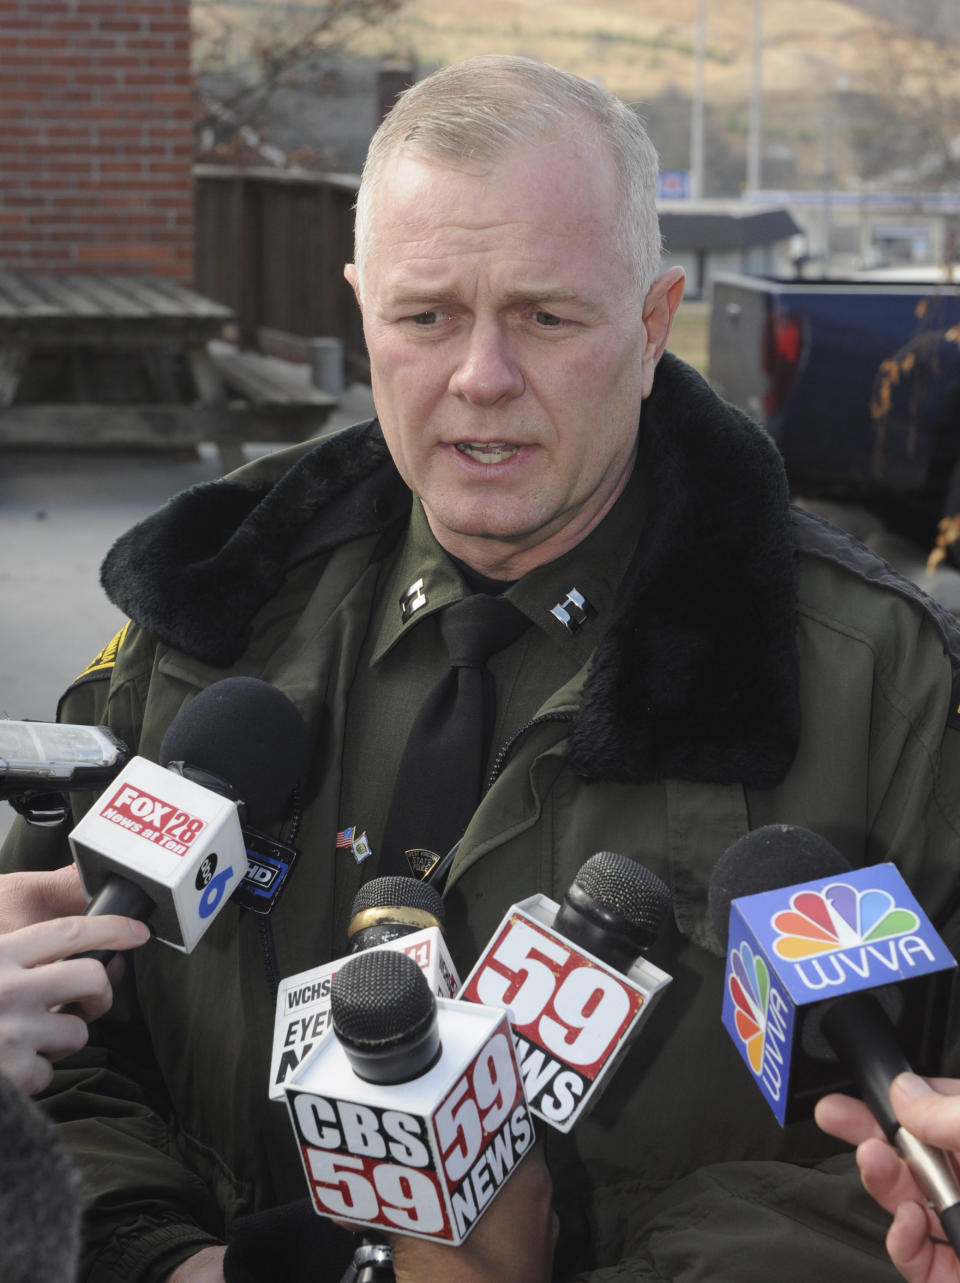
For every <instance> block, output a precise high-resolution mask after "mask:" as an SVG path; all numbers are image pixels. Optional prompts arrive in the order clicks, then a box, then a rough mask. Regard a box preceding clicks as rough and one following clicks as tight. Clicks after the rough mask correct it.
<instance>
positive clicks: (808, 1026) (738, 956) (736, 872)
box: [709, 825, 960, 1255]
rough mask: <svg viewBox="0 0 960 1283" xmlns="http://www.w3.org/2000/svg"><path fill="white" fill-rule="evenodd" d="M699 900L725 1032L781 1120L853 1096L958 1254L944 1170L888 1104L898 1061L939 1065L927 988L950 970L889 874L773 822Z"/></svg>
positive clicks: (726, 861)
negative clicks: (723, 968)
mask: <svg viewBox="0 0 960 1283" xmlns="http://www.w3.org/2000/svg"><path fill="white" fill-rule="evenodd" d="M798 874H800V875H801V876H802V877H803V879H804V880H803V881H802V882H801V883H799V884H798V883H797V882H796V879H797V875H798ZM709 902H710V908H711V912H712V914H713V917H714V927H715V930H716V932H717V935H718V936H719V938H720V939H721V940H723V939H727V958H728V961H727V979H726V985H725V997H724V1015H723V1019H724V1024H725V1025H726V1027H727V1029H728V1031H729V1032H730V1034H731V1036H732V1038H733V1040H734V1043H735V1045H736V1046H737V1048H738V1050H739V1051H740V1054H741V1056H742V1057H743V1059H744V1061H745V1062H746V1063H747V1064H748V1066H749V1067H750V1069H751V1071H752V1072H753V1074H754V1077H755V1079H756V1081H757V1084H758V1086H759V1087H760V1089H761V1090H762V1091H763V1093H764V1095H765V1096H766V1098H767V1101H768V1103H769V1104H770V1106H771V1108H772V1109H773V1111H774V1113H775V1114H776V1116H777V1118H778V1120H779V1121H780V1123H781V1124H783V1123H784V1122H788V1121H791V1120H792V1119H794V1118H799V1117H803V1116H806V1115H808V1114H809V1113H810V1111H811V1109H812V1107H813V1104H814V1103H815V1101H816V1100H818V1099H819V1097H820V1096H821V1095H823V1094H824V1092H826V1091H827V1090H847V1089H849V1088H850V1087H855V1088H856V1089H857V1090H859V1092H860V1094H861V1096H862V1097H863V1099H864V1100H865V1102H866V1103H867V1105H868V1106H869V1108H870V1110H871V1112H872V1113H873V1115H874V1117H875V1118H876V1120H877V1122H878V1123H879V1124H880V1126H881V1127H882V1128H883V1131H884V1133H885V1134H886V1136H887V1138H888V1140H890V1142H891V1143H892V1144H893V1145H895V1146H896V1148H897V1149H898V1150H899V1152H900V1153H901V1155H902V1156H903V1158H904V1159H905V1160H906V1162H907V1164H908V1165H909V1167H910V1169H911V1171H912V1172H913V1174H914V1177H915V1178H916V1180H917V1182H918V1184H919V1185H920V1187H921V1188H922V1189H923V1190H924V1191H925V1193H926V1195H927V1197H928V1198H929V1199H930V1201H931V1203H932V1205H933V1206H934V1207H935V1208H936V1210H937V1211H938V1213H939V1215H940V1220H941V1224H942V1225H943V1229H944V1233H945V1234H946V1235H947V1237H948V1239H949V1241H950V1243H951V1245H952V1246H953V1248H954V1250H955V1251H956V1252H957V1253H958V1255H960V1176H958V1172H957V1170H956V1167H955V1165H954V1162H953V1159H952V1157H951V1156H950V1155H949V1154H947V1153H945V1152H943V1151H941V1150H938V1149H935V1148H934V1147H933V1146H929V1145H925V1144H923V1142H921V1141H919V1140H917V1138H916V1137H914V1136H912V1135H911V1134H910V1133H908V1132H907V1131H905V1129H904V1128H902V1127H901V1126H900V1124H899V1123H898V1121H897V1119H896V1116H895V1115H894V1113H893V1110H892V1109H891V1106H890V1097H889V1091H890V1084H891V1083H892V1081H893V1079H894V1078H895V1077H896V1075H897V1074H898V1073H901V1072H903V1071H904V1070H908V1069H910V1068H911V1062H910V1059H908V1056H907V1054H906V1052H907V1051H909V1052H910V1053H911V1058H912V1059H913V1060H914V1063H916V1064H918V1065H919V1064H922V1065H923V1067H924V1071H926V1072H933V1071H934V1070H935V1069H936V1068H937V1064H936V1060H937V1057H938V1056H939V1049H940V1044H941V1041H942V1030H943V1028H944V1019H945V1016H944V1013H943V1012H942V1010H940V1002H939V999H940V992H939V990H940V986H938V985H934V984H932V983H931V978H932V977H934V976H935V975H936V973H938V972H941V973H942V972H943V971H945V970H946V969H949V968H951V967H952V966H954V965H955V963H954V961H953V959H952V958H951V957H950V955H949V953H948V952H947V950H946V948H945V946H944V945H943V942H942V941H941V940H940V938H939V936H937V934H936V932H935V931H934V929H933V927H932V925H931V924H930V923H929V921H928V920H927V919H926V918H925V916H924V914H923V912H922V910H921V909H920V907H919V905H918V904H917V902H916V900H915V899H914V898H913V896H912V895H911V894H910V891H909V889H908V888H907V886H906V884H905V883H904V881H903V879H902V877H901V876H900V874H899V873H898V871H897V870H896V869H895V868H894V866H893V865H889V864H884V865H872V866H868V867H867V868H864V869H856V870H854V869H851V868H850V866H849V864H848V863H847V861H846V860H844V858H843V856H842V855H840V853H839V852H838V851H837V850H836V849H835V848H834V847H833V846H831V845H830V843H829V842H827V841H826V839H824V838H822V837H820V836H819V835H818V834H816V833H812V832H811V831H810V830H809V829H803V828H796V827H793V826H790V825H771V826H768V827H766V828H764V829H757V830H755V831H754V832H753V833H748V834H747V835H746V836H745V837H743V838H741V839H739V840H738V841H737V842H735V843H734V844H733V845H732V846H731V847H730V848H729V849H728V850H727V851H726V852H725V853H724V855H723V856H722V857H721V859H720V860H719V862H718V864H717V869H716V872H715V874H714V878H713V880H712V883H711V887H710V897H709ZM728 922H729V933H728V927H727V924H728ZM728 934H729V938H728ZM894 980H895V981H897V982H898V983H896V984H892V983H891V981H894ZM831 993H832V994H833V995H836V996H829V994H831ZM893 1022H896V1026H897V1027H896V1028H895V1027H894V1023H893Z"/></svg>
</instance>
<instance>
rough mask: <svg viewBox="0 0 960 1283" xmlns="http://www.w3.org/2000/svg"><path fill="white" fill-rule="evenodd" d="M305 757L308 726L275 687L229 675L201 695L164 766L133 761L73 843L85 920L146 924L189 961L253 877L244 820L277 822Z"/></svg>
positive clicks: (167, 740)
mask: <svg viewBox="0 0 960 1283" xmlns="http://www.w3.org/2000/svg"><path fill="white" fill-rule="evenodd" d="M306 755H307V731H306V725H305V724H304V721H303V718H302V717H301V715H300V713H299V711H298V709H297V707H296V705H295V704H294V703H293V702H292V700H290V699H289V698H288V696H286V695H284V694H283V693H282V692H281V691H279V690H277V688H276V687H274V686H271V685H269V683H267V682H263V681H260V680H258V679H257V678H252V677H230V678H226V679H225V680H224V681H221V682H216V683H214V684H213V685H212V686H209V687H207V688H206V690H203V691H201V692H200V693H199V694H198V695H196V696H195V698H194V699H193V700H192V701H191V702H190V703H189V704H187V705H186V707H185V708H183V709H182V710H181V712H180V713H179V714H178V715H177V716H176V717H175V718H174V719H173V721H172V722H171V723H170V726H169V728H168V730H167V733H166V735H165V737H164V739H163V743H162V744H161V749H160V757H161V760H162V761H165V762H167V763H168V764H169V766H168V768H165V767H163V766H159V765H157V763H155V762H150V761H148V760H147V759H146V758H143V757H133V758H132V759H131V760H130V761H129V762H128V763H127V765H126V766H125V767H124V769H123V770H122V771H121V772H120V774H119V775H118V776H117V777H116V779H115V780H114V781H113V783H112V785H111V786H110V787H109V788H108V789H107V790H106V791H105V792H104V793H102V794H101V796H100V797H99V798H98V799H97V801H96V802H95V803H94V805H93V806H92V807H91V809H90V810H89V811H88V812H87V814H86V815H85V816H84V817H83V819H82V820H81V821H80V822H79V823H78V824H77V825H76V827H75V828H74V829H73V830H72V832H71V833H70V836H69V841H70V846H71V849H72V851H73V857H74V861H75V863H76V865H77V868H78V869H79V871H80V877H81V880H82V882H83V885H84V889H85V890H86V892H87V894H88V895H89V896H90V897H91V900H90V903H89V904H88V905H87V909H86V912H87V913H88V914H89V913H122V914H126V915H128V916H130V917H135V918H139V919H141V920H142V921H144V922H146V923H148V925H149V926H150V927H151V929H152V930H153V933H154V935H156V936H157V938H158V939H160V940H162V941H164V942H165V943H166V944H169V945H172V946H173V947H174V948H176V949H180V950H181V951H182V952H184V953H189V952H190V951H191V950H192V949H193V948H194V947H195V945H196V944H197V942H198V941H199V939H200V937H201V936H202V935H203V933H204V932H205V931H206V929H207V927H209V925H210V923H211V922H212V921H213V919H214V918H215V917H216V916H217V914H218V913H219V912H220V910H221V909H222V908H223V906H224V904H225V903H226V901H227V899H228V897H229V896H230V894H231V893H232V892H233V890H234V889H235V888H236V887H238V886H240V885H241V883H242V882H243V879H244V877H245V875H246V874H247V867H248V854H247V844H248V842H249V841H251V840H253V839H255V838H256V837H257V834H256V833H255V831H253V830H247V832H246V833H244V831H243V830H242V828H241V817H242V816H246V815H247V814H249V815H250V816H252V817H254V818H257V819H259V820H261V821H269V820H273V819H275V818H277V817H278V816H279V815H281V814H282V812H283V809H284V807H285V805H286V803H287V800H288V798H289V796H290V794H291V793H292V791H293V787H294V784H295V782H296V780H297V778H298V776H299V775H300V774H301V773H302V769H303V765H304V763H305V761H306ZM294 854H295V853H294ZM93 956H96V957H98V958H99V959H100V960H101V961H107V960H108V959H109V958H110V957H111V956H112V955H111V954H110V953H108V952H105V951H102V952H100V953H95V954H94V955H93Z"/></svg>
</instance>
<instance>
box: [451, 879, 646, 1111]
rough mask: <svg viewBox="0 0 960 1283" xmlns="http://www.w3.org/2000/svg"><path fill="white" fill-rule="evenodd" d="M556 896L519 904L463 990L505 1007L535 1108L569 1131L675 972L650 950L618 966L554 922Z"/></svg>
mask: <svg viewBox="0 0 960 1283" xmlns="http://www.w3.org/2000/svg"><path fill="white" fill-rule="evenodd" d="M558 911H559V905H557V904H556V903H555V902H554V901H553V900H550V899H548V897H547V896H545V895H533V896H530V897H529V898H528V899H526V900H521V901H520V902H519V903H518V904H515V905H513V906H512V907H511V908H510V910H509V911H508V912H507V914H506V915H505V916H504V918H503V920H502V921H501V923H500V925H499V927H498V928H497V930H496V931H495V932H494V934H493V938H492V940H491V941H490V943H489V945H488V946H487V948H486V949H485V950H484V952H483V954H482V955H481V957H480V959H479V961H478V962H477V964H476V966H475V967H474V968H473V970H472V971H471V972H470V974H469V975H468V976H467V978H466V980H465V981H464V984H463V988H462V990H461V991H460V995H459V996H460V999H464V1000H466V1001H467V1002H476V1003H482V1004H484V1005H486V1006H492V1007H505V1008H508V1009H509V1014H510V1023H511V1027H512V1029H513V1035H514V1040H515V1042H516V1047H517V1055H518V1057H519V1060H520V1071H521V1074H522V1075H523V1084H524V1090H525V1092H526V1097H527V1102H528V1104H529V1105H530V1109H531V1112H532V1113H534V1114H536V1115H537V1116H538V1117H539V1118H542V1119H543V1120H544V1122H547V1123H549V1124H550V1125H551V1127H554V1128H556V1130H557V1131H561V1132H567V1131H569V1130H570V1129H571V1127H573V1125H574V1124H575V1123H576V1122H577V1120H578V1119H579V1118H581V1117H582V1116H583V1114H584V1113H585V1112H586V1110H587V1108H588V1107H589V1105H590V1104H591V1103H592V1102H593V1100H594V1099H595V1098H596V1095H597V1093H598V1092H599V1090H600V1089H601V1083H602V1081H603V1080H604V1078H605V1077H606V1075H607V1074H610V1073H613V1071H614V1069H615V1067H616V1065H617V1064H618V1063H619V1061H620V1059H621V1058H622V1056H623V1055H624V1054H625V1052H626V1050H627V1047H628V1046H629V1044H630V1042H631V1041H632V1040H633V1038H634V1037H635V1036H636V1034H637V1032H638V1031H639V1029H640V1028H641V1026H642V1024H643V1022H644V1021H645V1020H646V1018H647V1017H648V1016H649V1014H650V1012H651V1011H652V1010H653V1007H654V1004H655V1002H656V1000H657V999H658V998H659V996H660V994H661V993H662V992H663V990H664V988H665V987H666V986H667V985H668V984H669V983H670V979H671V977H670V976H669V975H667V973H666V972H665V971H661V970H660V968H659V967H657V966H654V964H653V963H652V962H650V961H649V960H648V959H646V958H644V957H638V958H637V959H636V961H635V962H634V963H633V964H632V966H631V967H630V969H629V970H628V971H627V972H620V971H617V970H616V969H615V968H613V967H611V966H609V965H608V964H607V963H606V962H603V961H601V959H599V958H597V957H596V956H595V955H594V954H592V953H589V952H588V951H587V950H586V949H585V948H584V947H583V946H582V945H579V944H575V943H574V942H573V941H571V940H570V939H568V938H567V937H566V936H563V935H561V934H560V933H559V932H558V931H556V930H555V929H554V928H553V922H554V920H555V919H556V916H557V913H558Z"/></svg>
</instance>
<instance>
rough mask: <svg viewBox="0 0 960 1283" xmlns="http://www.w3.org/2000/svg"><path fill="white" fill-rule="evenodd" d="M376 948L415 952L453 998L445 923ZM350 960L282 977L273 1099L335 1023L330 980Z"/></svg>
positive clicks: (430, 979)
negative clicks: (331, 1014)
mask: <svg viewBox="0 0 960 1283" xmlns="http://www.w3.org/2000/svg"><path fill="white" fill-rule="evenodd" d="M374 948H377V949H392V950H394V951H396V952H398V953H405V954H406V955H407V956H408V957H410V958H412V959H413V960H414V962H415V963H416V964H417V966H418V967H419V968H420V970H421V971H422V972H423V974H424V975H425V976H426V978H427V983H428V984H429V986H430V990H431V992H432V993H435V994H436V995H437V997H438V998H452V997H453V996H454V994H455V993H456V992H457V989H458V988H459V985H460V977H459V976H458V975H457V969H456V967H455V966H454V964H453V959H452V958H451V957H450V951H449V949H448V948H447V943H446V941H445V940H444V938H443V935H442V933H441V932H440V930H439V928H437V927H424V928H422V930H420V931H413V932H411V933H410V934H409V935H404V936H398V937H397V939H395V940H391V941H389V942H388V943H387V944H381V945H376V946H374ZM346 961H347V959H346V958H337V959H336V960H335V961H334V962H328V963H326V964H325V965H324V966H322V967H312V968H311V969H310V970H309V971H301V972H298V973H297V975H295V976H287V978H286V979H285V980H281V981H280V987H279V989H278V990H277V1007H276V1014H275V1016H274V1023H273V1055H272V1056H271V1058H270V1090H269V1092H268V1095H269V1097H270V1099H271V1100H279V1101H282V1100H283V1099H284V1084H285V1083H286V1082H287V1080H288V1079H289V1077H290V1075H291V1074H292V1073H293V1071H294V1070H295V1069H296V1068H297V1066H298V1065H299V1064H300V1062H301V1061H302V1060H303V1059H304V1058H305V1057H306V1056H308V1055H309V1054H310V1052H311V1051H312V1050H313V1048H314V1046H315V1045H316V1044H317V1043H318V1042H319V1041H320V1039H321V1038H322V1037H323V1035H324V1034H325V1033H326V1032H327V1030H328V1029H329V1028H330V984H331V981H332V980H333V977H334V976H335V975H336V973H337V971H338V970H339V968H340V967H342V966H343V964H344V963H345V962H346Z"/></svg>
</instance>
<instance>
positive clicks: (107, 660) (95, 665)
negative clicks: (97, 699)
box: [70, 619, 130, 686]
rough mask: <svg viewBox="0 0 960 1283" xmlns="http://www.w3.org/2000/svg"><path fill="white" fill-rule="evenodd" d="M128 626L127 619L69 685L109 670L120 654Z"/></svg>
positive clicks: (101, 674) (98, 675)
mask: <svg viewBox="0 0 960 1283" xmlns="http://www.w3.org/2000/svg"><path fill="white" fill-rule="evenodd" d="M129 627H130V620H129V619H128V620H127V622H126V623H125V624H124V625H123V627H122V628H121V629H120V631H119V632H118V633H117V634H116V635H115V636H114V637H111V639H110V640H109V641H108V642H107V644H106V646H104V648H103V650H101V651H98V652H97V654H96V655H94V657H93V659H91V661H90V663H89V664H88V665H87V666H86V668H85V669H84V670H83V672H82V673H79V674H78V675H77V676H76V677H75V678H74V679H73V681H72V682H71V683H70V684H71V686H76V685H77V684H78V683H79V682H86V681H89V680H90V679H91V678H92V677H103V676H105V675H107V674H108V673H109V672H110V670H111V669H112V668H113V666H114V664H116V662H117V656H118V655H119V654H120V647H121V646H122V645H123V643H124V639H125V638H126V635H127V630H128V629H129Z"/></svg>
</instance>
